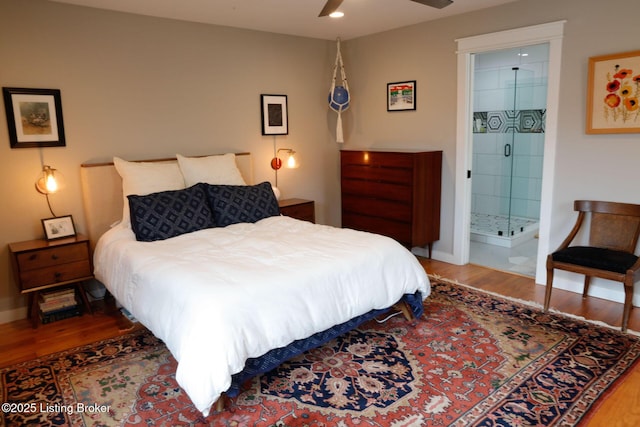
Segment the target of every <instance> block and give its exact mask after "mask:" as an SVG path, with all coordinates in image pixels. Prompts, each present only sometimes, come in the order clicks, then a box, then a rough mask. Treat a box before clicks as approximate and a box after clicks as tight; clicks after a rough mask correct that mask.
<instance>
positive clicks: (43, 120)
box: [2, 87, 66, 148]
mask: <svg viewBox="0 0 640 427" xmlns="http://www.w3.org/2000/svg"><path fill="white" fill-rule="evenodd" d="M2 96H3V98H4V108H5V112H6V113H7V126H8V127H9V143H10V144H11V148H29V147H64V146H65V145H66V142H65V138H64V123H63V121H62V101H61V98H60V90H59V89H27V88H15V87H3V88H2Z"/></svg>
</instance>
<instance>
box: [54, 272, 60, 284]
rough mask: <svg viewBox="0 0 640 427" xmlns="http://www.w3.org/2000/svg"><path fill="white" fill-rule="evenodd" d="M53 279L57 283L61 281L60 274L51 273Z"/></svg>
mask: <svg viewBox="0 0 640 427" xmlns="http://www.w3.org/2000/svg"><path fill="white" fill-rule="evenodd" d="M53 277H54V278H55V279H56V282H59V281H60V279H62V273H58V272H55V273H53Z"/></svg>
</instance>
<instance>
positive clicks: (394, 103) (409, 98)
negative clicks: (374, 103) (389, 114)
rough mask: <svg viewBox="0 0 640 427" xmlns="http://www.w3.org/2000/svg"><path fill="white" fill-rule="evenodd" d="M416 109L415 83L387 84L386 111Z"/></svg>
mask: <svg viewBox="0 0 640 427" xmlns="http://www.w3.org/2000/svg"><path fill="white" fill-rule="evenodd" d="M415 109H416V81H415V80H409V81H406V82H395V83H387V111H409V110H415Z"/></svg>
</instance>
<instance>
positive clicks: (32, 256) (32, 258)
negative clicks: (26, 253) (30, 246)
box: [29, 254, 38, 261]
mask: <svg viewBox="0 0 640 427" xmlns="http://www.w3.org/2000/svg"><path fill="white" fill-rule="evenodd" d="M36 258H38V255H37V254H31V256H30V257H29V261H33V260H34V259H36Z"/></svg>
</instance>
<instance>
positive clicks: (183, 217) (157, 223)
mask: <svg viewBox="0 0 640 427" xmlns="http://www.w3.org/2000/svg"><path fill="white" fill-rule="evenodd" d="M127 198H128V199H129V212H130V213H131V228H132V229H133V232H134V234H135V235H136V239H137V240H139V241H142V242H152V241H155V240H164V239H168V238H170V237H175V236H179V235H181V234H185V233H191V232H193V231H198V230H202V229H204V228H211V227H214V226H215V223H214V222H213V215H212V212H211V208H210V207H209V203H208V200H207V195H206V192H205V188H204V187H203V184H196V185H194V186H192V187H189V188H185V189H184V190H174V191H161V192H159V193H152V194H149V195H146V196H138V195H131V196H127Z"/></svg>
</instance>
